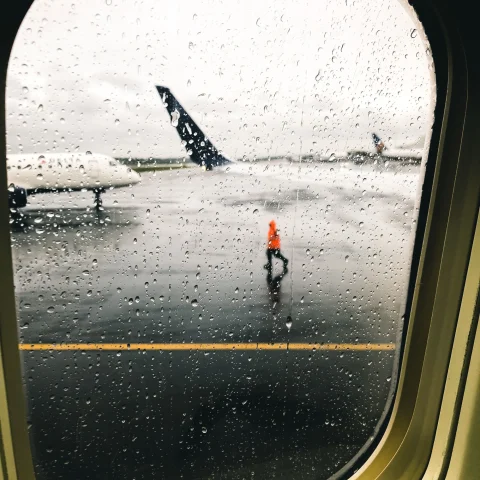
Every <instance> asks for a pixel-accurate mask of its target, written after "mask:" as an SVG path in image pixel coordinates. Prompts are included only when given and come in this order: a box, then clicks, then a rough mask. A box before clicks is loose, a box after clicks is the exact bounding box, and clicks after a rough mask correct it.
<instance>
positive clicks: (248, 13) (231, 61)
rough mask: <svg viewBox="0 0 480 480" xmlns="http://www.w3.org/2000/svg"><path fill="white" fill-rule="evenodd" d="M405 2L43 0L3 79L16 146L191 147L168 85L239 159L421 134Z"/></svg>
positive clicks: (422, 94) (417, 35)
mask: <svg viewBox="0 0 480 480" xmlns="http://www.w3.org/2000/svg"><path fill="white" fill-rule="evenodd" d="M409 10H410V7H408V6H407V7H405V5H404V4H403V3H400V2H399V1H398V0H389V1H388V2H386V1H382V0H376V1H373V0H356V1H352V0H346V1H345V0H343V1H342V2H340V1H337V0H328V1H327V0H320V1H319V0H311V1H305V0H266V1H253V0H237V1H230V0H223V1H220V0H182V1H181V2H170V1H169V2H167V1H164V0H162V1H158V0H142V1H133V0H106V1H100V0H82V1H81V2H75V3H74V2H73V1H72V0H69V1H68V2H63V1H61V0H60V1H59V0H54V1H50V0H49V1H47V0H36V1H35V2H34V4H33V6H32V8H31V10H30V11H29V13H28V14H27V17H26V18H25V20H24V22H23V24H22V26H21V28H20V31H19V34H18V37H17V39H16V41H15V45H14V48H13V52H12V56H11V60H10V65H9V70H8V78H7V142H8V151H9V153H19V152H21V151H24V152H28V153H42V152H51V151H61V152H63V151H80V152H82V151H83V152H84V151H87V150H91V151H95V152H99V153H105V154H109V155H113V156H117V157H120V156H129V155H131V156H133V157H150V156H151V157H176V156H183V155H184V150H183V147H182V146H181V144H180V140H179V139H178V137H177V134H176V131H175V129H174V128H173V127H172V126H171V125H170V122H169V117H168V114H167V112H166V110H165V108H164V107H163V106H162V104H161V101H160V99H159V97H158V94H157V93H156V90H155V85H156V84H161V85H165V86H168V87H169V88H170V89H171V90H172V92H173V93H174V94H175V95H176V96H177V98H178V100H179V101H180V103H182V105H183V106H184V108H185V109H186V110H187V111H188V112H189V113H190V114H191V115H192V116H193V118H194V119H195V120H196V121H197V123H199V125H200V126H201V128H203V130H204V132H205V133H206V134H207V136H208V137H209V138H210V139H211V140H212V141H213V142H214V144H215V145H216V146H217V148H219V149H221V150H222V151H223V152H224V153H225V154H226V155H227V156H230V157H231V158H240V157H242V156H243V155H245V156H247V157H252V156H254V155H257V156H265V155H299V154H308V153H316V154H322V155H330V154H331V153H337V154H339V153H341V152H345V151H347V150H349V149H353V148H372V145H371V136H370V133H371V132H372V131H375V132H377V133H378V134H380V136H381V137H382V139H384V141H385V143H387V144H388V145H389V146H390V145H391V146H401V145H408V144H409V143H413V142H415V141H417V140H418V139H419V138H420V137H423V136H425V134H426V132H427V130H428V129H429V127H430V123H431V121H430V113H429V112H430V111H431V107H432V105H431V104H432V102H433V100H432V98H433V97H432V91H433V89H434V86H433V84H432V71H433V70H432V66H431V57H430V56H429V54H428V51H427V45H426V43H425V40H424V38H423V35H422V32H421V31H419V30H420V29H421V28H420V29H419V26H418V24H417V23H415V21H414V20H413V19H412V16H411V14H409V13H408V11H409Z"/></svg>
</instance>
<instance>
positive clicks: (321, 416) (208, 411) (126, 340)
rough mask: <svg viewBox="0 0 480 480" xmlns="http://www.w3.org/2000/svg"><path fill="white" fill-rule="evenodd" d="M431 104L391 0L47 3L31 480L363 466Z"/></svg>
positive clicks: (35, 186) (23, 203)
mask: <svg viewBox="0 0 480 480" xmlns="http://www.w3.org/2000/svg"><path fill="white" fill-rule="evenodd" d="M433 92H434V70H433V65H432V59H431V55H430V51H429V47H428V42H427V40H426V38H425V35H424V33H423V29H422V27H421V25H420V24H419V22H418V20H417V19H416V16H415V14H414V12H413V10H412V8H411V7H410V6H408V5H407V4H403V3H399V2H397V1H396V0H391V1H390V2H389V3H385V2H380V1H373V0H369V1H358V0H357V1H350V0H348V1H346V2H341V3H339V2H334V1H328V0H323V1H320V2H318V1H315V2H310V1H306V0H305V1H303V0H302V1H298V0H295V1H293V0H292V1H290V0H276V1H275V2H266V3H262V2H256V3H247V4H245V3H242V2H220V1H217V0H205V1H203V0H202V1H200V2H199V1H190V0H188V1H187V0H186V1H184V2H181V3H178V4H177V3H175V2H157V1H153V0H152V1H150V0H142V1H140V2H128V1H119V0H106V1H105V2H98V1H93V0H87V1H84V2H53V3H52V2H50V1H47V0H37V1H35V2H34V4H33V6H32V8H31V10H30V11H29V13H28V15H27V17H26V18H25V21H24V22H23V24H22V26H21V28H20V31H19V34H18V37H17V39H16V42H15V45H14V48H13V52H12V56H11V60H10V64H9V71H8V78H7V142H8V157H9V160H8V162H9V167H11V168H9V170H8V182H9V185H10V187H9V198H8V201H9V206H10V212H11V220H10V228H11V239H12V251H13V259H14V270H15V288H16V298H17V308H18V328H19V334H20V342H21V345H20V348H21V350H22V360H23V365H24V381H25V386H26V395H27V398H28V415H29V418H28V421H29V427H30V428H29V432H30V439H31V444H32V449H33V455H34V463H35V468H36V474H37V477H38V478H39V479H52V478H118V479H132V478H136V479H154V478H155V479H157V478H165V479H167V478H168V479H170V478H171V479H173V478H183V479H200V478H205V479H206V478H232V479H237V478H239V479H240V478H253V477H255V478H274V477H275V478H289V479H307V478H311V479H314V478H315V479H326V478H329V477H330V476H331V475H333V474H335V473H336V472H338V471H339V470H340V469H342V468H343V467H344V466H345V465H346V464H348V463H349V462H351V461H352V459H354V458H355V456H357V455H358V454H359V452H360V451H361V450H362V449H364V448H366V446H368V445H369V443H371V442H372V439H373V438H374V437H375V433H376V431H377V430H378V427H379V425H380V423H381V422H382V419H383V418H384V415H385V412H386V411H387V408H388V406H389V405H390V402H391V400H392V398H393V391H394V389H395V385H396V381H397V370H398V365H399V351H400V349H399V341H400V339H401V334H402V330H403V327H404V321H405V319H404V318H403V317H404V305H405V302H406V299H407V297H406V296H407V284H408V281H409V275H410V263H411V255H412V243H413V239H414V237H415V233H416V219H417V211H418V204H419V192H421V188H422V180H423V170H424V164H425V158H426V153H427V150H428V142H429V135H430V133H429V132H430V128H431V125H432V120H433V118H432V111H433V107H434V101H435V98H434V93H433ZM47 165H48V167H49V168H46V166H47ZM113 166H114V167H115V168H111V167H113ZM17 167H18V168H17Z"/></svg>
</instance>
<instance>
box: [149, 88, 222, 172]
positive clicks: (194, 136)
mask: <svg viewBox="0 0 480 480" xmlns="http://www.w3.org/2000/svg"><path fill="white" fill-rule="evenodd" d="M157 91H158V93H159V95H160V98H161V99H162V101H163V104H164V106H165V107H166V108H167V111H168V113H169V114H170V120H171V123H172V125H173V126H174V127H175V128H176V129H177V132H178V135H179V136H180V139H181V140H182V143H183V144H184V145H185V148H186V150H187V154H188V155H189V157H190V159H191V160H192V162H194V163H196V164H197V165H200V166H202V167H204V168H205V169H206V170H212V169H213V167H214V166H219V165H225V164H227V163H230V162H231V160H229V159H228V158H225V157H224V156H223V155H222V154H221V153H219V152H218V150H217V149H216V148H215V147H214V146H213V144H212V142H210V140H209V139H208V138H207V137H206V136H205V134H204V133H203V132H202V130H200V127H199V126H198V125H197V124H196V123H195V121H194V120H193V119H192V117H190V115H189V114H188V113H187V112H186V110H185V109H184V108H183V107H182V106H181V105H180V102H179V101H178V100H177V99H176V98H175V96H174V95H173V93H172V92H171V91H170V89H168V88H166V87H161V86H157Z"/></svg>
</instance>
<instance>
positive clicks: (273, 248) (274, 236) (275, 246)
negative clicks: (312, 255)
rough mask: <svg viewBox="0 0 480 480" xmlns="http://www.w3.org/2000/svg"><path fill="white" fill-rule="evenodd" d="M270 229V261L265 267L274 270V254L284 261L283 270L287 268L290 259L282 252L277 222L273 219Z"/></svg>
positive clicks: (268, 254)
mask: <svg viewBox="0 0 480 480" xmlns="http://www.w3.org/2000/svg"><path fill="white" fill-rule="evenodd" d="M269 226H270V230H269V231H268V240H267V259H268V263H267V264H266V265H265V267H264V268H266V269H267V270H269V271H271V270H272V256H273V257H276V258H279V259H280V260H282V261H283V270H284V271H286V270H287V265H288V260H287V259H286V258H285V257H284V256H283V255H282V253H281V252H280V235H279V234H278V231H277V224H276V223H275V220H272V221H271V222H270V223H269Z"/></svg>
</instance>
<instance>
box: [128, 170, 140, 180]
mask: <svg viewBox="0 0 480 480" xmlns="http://www.w3.org/2000/svg"><path fill="white" fill-rule="evenodd" d="M130 176H131V177H132V183H138V182H140V180H141V177H140V175H139V173H138V172H136V171H135V170H132V171H131V173H130Z"/></svg>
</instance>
